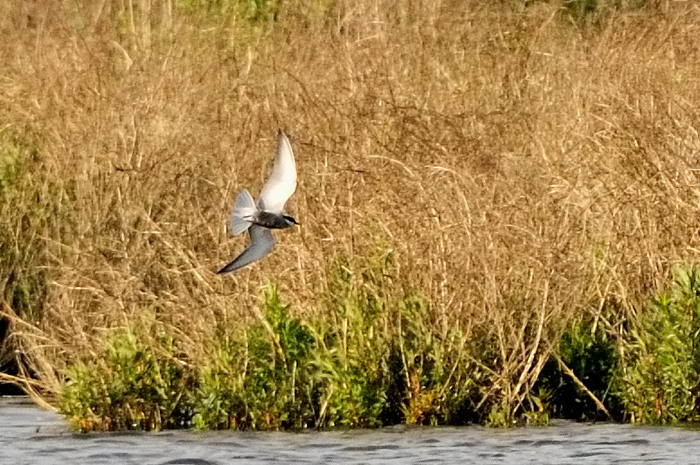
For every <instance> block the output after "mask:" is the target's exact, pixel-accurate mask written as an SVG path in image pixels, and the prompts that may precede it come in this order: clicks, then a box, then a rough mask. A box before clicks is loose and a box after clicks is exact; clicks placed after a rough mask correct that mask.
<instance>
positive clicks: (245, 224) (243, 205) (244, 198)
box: [230, 189, 257, 236]
mask: <svg viewBox="0 0 700 465" xmlns="http://www.w3.org/2000/svg"><path fill="white" fill-rule="evenodd" d="M256 212H257V207H256V206H255V201H253V196H252V195H250V192H248V191H247V190H246V189H243V190H242V191H241V193H240V194H238V197H236V203H235V204H234V206H233V214H232V215H231V224H230V230H231V234H233V235H234V236H235V235H236V234H240V233H242V232H245V231H246V230H247V229H248V228H249V227H250V225H251V224H252V223H251V220H252V219H253V218H254V217H255V213H256Z"/></svg>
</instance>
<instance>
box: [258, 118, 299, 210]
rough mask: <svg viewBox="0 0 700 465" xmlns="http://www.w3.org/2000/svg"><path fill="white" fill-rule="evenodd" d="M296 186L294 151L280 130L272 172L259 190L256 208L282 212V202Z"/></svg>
mask: <svg viewBox="0 0 700 465" xmlns="http://www.w3.org/2000/svg"><path fill="white" fill-rule="evenodd" d="M296 188H297V167H296V163H294V152H292V146H291V144H290V143H289V139H287V136H286V135H285V134H284V133H283V132H282V131H280V132H279V136H278V139H277V155H276V156H275V164H274V166H273V167H272V173H270V178H269V179H268V180H267V182H266V183H265V185H264V186H263V188H262V191H261V192H260V197H259V198H258V208H260V209H261V210H266V211H269V212H272V213H282V210H283V209H284V204H285V203H287V200H289V197H291V196H292V194H293V193H294V191H295V190H296Z"/></svg>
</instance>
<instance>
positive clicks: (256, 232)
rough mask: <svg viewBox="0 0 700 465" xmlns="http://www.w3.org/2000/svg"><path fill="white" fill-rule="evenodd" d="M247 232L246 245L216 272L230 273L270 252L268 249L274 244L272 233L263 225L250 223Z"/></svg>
mask: <svg viewBox="0 0 700 465" xmlns="http://www.w3.org/2000/svg"><path fill="white" fill-rule="evenodd" d="M248 234H249V235H250V244H249V245H248V247H247V248H246V249H245V250H244V251H243V252H242V253H241V254H240V255H239V256H238V257H236V258H235V259H234V260H233V261H232V262H231V263H229V264H228V265H226V266H225V267H223V268H221V269H220V270H219V271H217V273H218V274H223V273H230V272H232V271H236V270H238V269H240V268H243V267H244V266H246V265H249V264H251V263H253V262H254V261H257V260H260V259H261V258H263V257H264V256H265V255H267V254H268V253H270V250H272V248H273V247H274V246H275V239H274V238H273V237H272V233H271V232H270V230H269V229H267V228H266V227H264V226H258V225H257V224H252V225H250V228H248Z"/></svg>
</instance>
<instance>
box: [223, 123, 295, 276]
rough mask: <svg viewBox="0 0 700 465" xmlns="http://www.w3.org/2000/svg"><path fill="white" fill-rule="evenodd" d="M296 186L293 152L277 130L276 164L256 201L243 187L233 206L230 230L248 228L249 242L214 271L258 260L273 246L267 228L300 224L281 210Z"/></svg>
mask: <svg viewBox="0 0 700 465" xmlns="http://www.w3.org/2000/svg"><path fill="white" fill-rule="evenodd" d="M296 188H297V167H296V164H295V163H294V152H292V146H291V144H290V143H289V139H287V136H286V135H285V134H284V132H282V131H279V135H278V136H277V154H276V156H275V164H274V166H273V167H272V173H270V178H269V179H268V180H267V182H266V183H265V185H264V186H263V188H262V190H261V191H260V197H258V203H257V204H256V203H255V202H254V201H253V196H252V195H250V192H248V190H247V189H243V190H242V191H241V193H240V194H238V197H236V202H235V204H234V206H233V213H232V214H231V222H230V225H229V228H230V232H231V234H233V235H234V236H235V235H238V234H240V233H242V232H245V231H248V235H249V236H250V244H249V245H248V247H246V249H245V250H244V251H243V252H241V254H240V255H239V256H237V257H236V258H235V259H234V260H233V261H232V262H231V263H229V264H228V265H226V266H225V267H223V268H221V269H220V270H219V271H217V273H219V274H223V273H231V272H233V271H236V270H239V269H241V268H243V267H244V266H246V265H250V264H251V263H253V262H255V261H257V260H260V259H261V258H263V257H264V256H265V255H267V254H268V253H270V251H271V250H272V248H273V247H274V246H275V239H274V238H273V237H272V233H271V232H270V229H285V228H291V227H292V226H294V225H295V224H299V223H297V221H296V220H295V219H294V218H292V217H291V216H289V215H285V214H284V213H283V210H284V204H285V203H287V200H289V198H290V197H291V196H292V194H294V191H295V190H296Z"/></svg>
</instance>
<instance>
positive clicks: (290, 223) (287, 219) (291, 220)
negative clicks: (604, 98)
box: [282, 215, 299, 226]
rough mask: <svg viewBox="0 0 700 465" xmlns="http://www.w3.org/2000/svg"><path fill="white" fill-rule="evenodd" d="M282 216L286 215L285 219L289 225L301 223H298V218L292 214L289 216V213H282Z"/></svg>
mask: <svg viewBox="0 0 700 465" xmlns="http://www.w3.org/2000/svg"><path fill="white" fill-rule="evenodd" d="M282 216H284V220H285V221H286V222H287V224H289V226H293V225H295V224H296V225H299V223H297V220H295V219H294V218H292V217H291V216H289V215H282Z"/></svg>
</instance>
